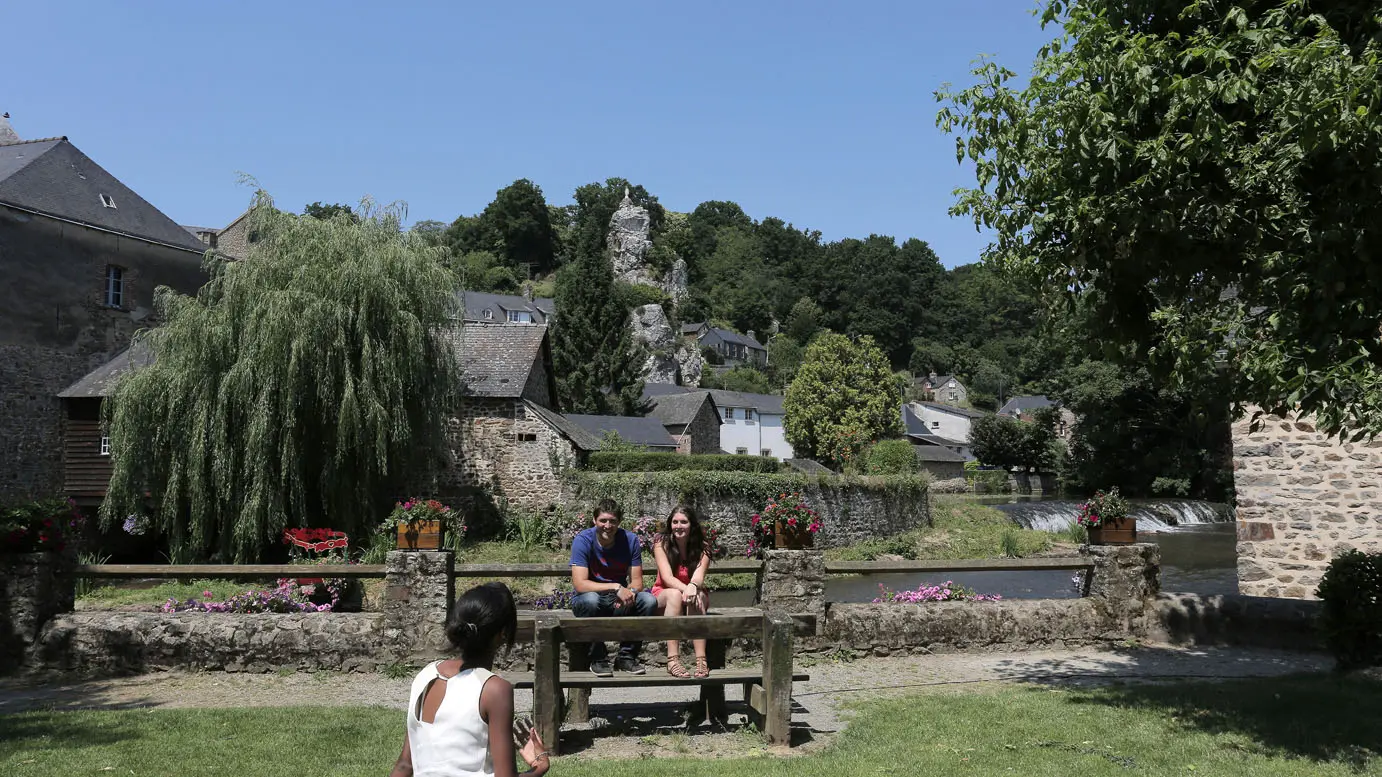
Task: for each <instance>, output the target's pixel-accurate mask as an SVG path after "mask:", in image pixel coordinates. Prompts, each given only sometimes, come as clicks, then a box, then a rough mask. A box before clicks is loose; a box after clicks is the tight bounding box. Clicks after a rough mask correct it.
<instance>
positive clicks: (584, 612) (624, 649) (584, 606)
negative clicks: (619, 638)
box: [571, 591, 657, 663]
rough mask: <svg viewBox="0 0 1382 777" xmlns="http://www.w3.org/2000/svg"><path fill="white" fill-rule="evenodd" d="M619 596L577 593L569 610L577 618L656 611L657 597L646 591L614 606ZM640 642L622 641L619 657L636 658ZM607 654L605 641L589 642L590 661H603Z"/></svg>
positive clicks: (611, 592) (607, 592)
mask: <svg viewBox="0 0 1382 777" xmlns="http://www.w3.org/2000/svg"><path fill="white" fill-rule="evenodd" d="M618 601H619V596H618V595H617V594H615V593H614V592H613V591H603V592H598V593H597V592H595V591H590V592H587V593H583V594H577V595H576V597H575V598H573V599H572V600H571V612H572V614H573V615H575V616H576V617H577V618H594V617H598V616H602V615H652V614H653V613H655V612H657V599H655V598H654V597H653V595H652V594H650V593H648V592H647V591H639V592H638V593H637V594H635V595H634V597H633V601H632V602H629V603H628V604H626V605H624V606H623V607H619V608H615V606H614V605H615V604H616V603H617V602H618ZM642 647H643V643H642V642H624V643H621V644H620V645H619V657H620V658H638V651H639V650H640V649H642ZM607 656H608V653H607V652H606V650H605V643H603V642H592V643H590V661H591V663H594V662H596V661H604V660H605V658H606V657H607Z"/></svg>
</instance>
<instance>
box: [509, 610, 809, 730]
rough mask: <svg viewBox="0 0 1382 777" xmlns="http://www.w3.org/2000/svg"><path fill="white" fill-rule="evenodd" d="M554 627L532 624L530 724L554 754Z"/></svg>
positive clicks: (549, 622) (557, 642)
mask: <svg viewBox="0 0 1382 777" xmlns="http://www.w3.org/2000/svg"><path fill="white" fill-rule="evenodd" d="M557 624H558V621H557V618H556V616H551V615H539V616H537V618H536V620H535V623H534V624H533V626H534V633H533V725H534V726H535V727H536V728H537V734H538V736H540V737H542V742H543V744H545V745H546V746H547V750H548V751H549V752H551V753H553V754H556V753H558V752H560V751H561V741H560V737H561V635H560V633H559V627H558V625H557ZM789 682H790V680H789Z"/></svg>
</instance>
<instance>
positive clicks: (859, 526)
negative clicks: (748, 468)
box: [565, 470, 931, 554]
mask: <svg viewBox="0 0 1382 777" xmlns="http://www.w3.org/2000/svg"><path fill="white" fill-rule="evenodd" d="M794 492H799V493H800V494H801V495H802V497H803V499H804V500H805V501H806V503H807V505H809V506H810V507H811V508H812V509H813V510H816V511H817V512H819V513H820V514H821V519H822V522H823V524H824V527H823V529H822V530H821V533H820V534H819V535H818V536H817V537H816V546H817V547H821V548H838V547H843V546H846V545H853V544H857V543H859V542H863V541H865V540H870V539H877V538H880V537H888V536H891V535H894V534H901V533H902V532H905V531H909V530H911V529H914V528H917V527H922V526H930V525H931V508H930V504H929V500H928V499H927V487H926V480H925V479H924V478H920V477H902V478H890V477H876V478H874V477H820V478H818V477H812V476H808V475H802V474H799V473H788V474H772V475H768V474H758V473H751V472H695V471H686V470H682V471H676V472H656V473H643V472H579V473H576V474H575V475H574V476H573V477H572V479H571V480H570V481H569V482H568V485H567V489H566V493H565V498H566V502H567V505H568V509H569V510H571V511H573V512H582V511H585V512H589V511H590V509H591V508H592V507H593V506H594V504H595V502H596V501H598V500H599V499H601V498H603V497H610V498H613V499H614V500H615V501H617V502H619V505H620V507H622V508H623V510H624V515H625V517H626V518H638V517H641V516H652V517H655V518H659V519H661V518H665V517H666V516H667V515H668V514H670V513H671V512H672V509H673V508H674V507H676V506H677V505H678V504H680V503H682V502H687V503H689V504H691V505H692V506H693V507H695V508H696V509H697V510H699V511H700V513H701V518H702V520H708V521H711V522H714V523H716V524H718V525H719V526H720V527H721V529H722V532H721V534H720V539H721V542H722V543H723V544H724V545H725V547H726V548H728V550H729V552H730V553H731V554H739V553H742V552H743V551H744V550H745V549H746V548H747V547H748V541H749V516H751V515H753V514H754V513H757V512H759V511H760V510H762V509H763V507H764V505H766V504H767V501H768V500H769V499H771V498H773V497H776V496H778V495H779V494H783V493H788V494H790V493H794Z"/></svg>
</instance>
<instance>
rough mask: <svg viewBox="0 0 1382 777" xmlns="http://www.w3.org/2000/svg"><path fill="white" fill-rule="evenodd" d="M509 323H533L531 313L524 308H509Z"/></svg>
mask: <svg viewBox="0 0 1382 777" xmlns="http://www.w3.org/2000/svg"><path fill="white" fill-rule="evenodd" d="M509 323H511V324H531V323H533V314H532V313H529V312H528V311H526V310H510V311H509Z"/></svg>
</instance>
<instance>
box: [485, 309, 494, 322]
mask: <svg viewBox="0 0 1382 777" xmlns="http://www.w3.org/2000/svg"><path fill="white" fill-rule="evenodd" d="M492 318H494V311H493V310H486V311H485V320H487V321H488V320H490V319H492Z"/></svg>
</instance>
